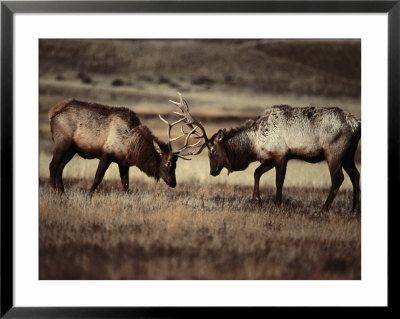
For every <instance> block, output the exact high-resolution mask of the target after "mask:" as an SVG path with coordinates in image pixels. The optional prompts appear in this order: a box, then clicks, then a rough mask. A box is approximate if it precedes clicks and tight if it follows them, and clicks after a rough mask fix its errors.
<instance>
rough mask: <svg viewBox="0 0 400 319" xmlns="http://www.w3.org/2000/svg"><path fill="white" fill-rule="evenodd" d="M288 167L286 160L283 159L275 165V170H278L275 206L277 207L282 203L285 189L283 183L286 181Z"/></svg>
mask: <svg viewBox="0 0 400 319" xmlns="http://www.w3.org/2000/svg"><path fill="white" fill-rule="evenodd" d="M286 167H287V160H286V158H282V159H280V160H278V161H276V163H275V170H276V180H275V183H276V197H275V205H276V206H280V205H281V203H282V189H283V182H284V181H285V175H286Z"/></svg>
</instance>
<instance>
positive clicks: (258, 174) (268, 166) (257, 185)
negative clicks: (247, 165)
mask: <svg viewBox="0 0 400 319" xmlns="http://www.w3.org/2000/svg"><path fill="white" fill-rule="evenodd" d="M273 167H274V166H273V165H271V164H270V163H264V164H261V165H260V166H258V167H257V169H256V170H255V171H254V190H253V201H255V202H258V203H259V202H261V198H260V178H261V175H262V174H264V173H266V172H268V171H269V170H270V169H271V168H273Z"/></svg>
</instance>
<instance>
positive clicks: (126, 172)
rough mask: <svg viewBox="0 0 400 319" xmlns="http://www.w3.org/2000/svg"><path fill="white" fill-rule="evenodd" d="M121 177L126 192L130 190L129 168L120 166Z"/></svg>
mask: <svg viewBox="0 0 400 319" xmlns="http://www.w3.org/2000/svg"><path fill="white" fill-rule="evenodd" d="M118 168H119V176H120V177H121V183H122V188H123V189H124V191H125V192H127V191H128V189H129V166H122V165H120V164H118Z"/></svg>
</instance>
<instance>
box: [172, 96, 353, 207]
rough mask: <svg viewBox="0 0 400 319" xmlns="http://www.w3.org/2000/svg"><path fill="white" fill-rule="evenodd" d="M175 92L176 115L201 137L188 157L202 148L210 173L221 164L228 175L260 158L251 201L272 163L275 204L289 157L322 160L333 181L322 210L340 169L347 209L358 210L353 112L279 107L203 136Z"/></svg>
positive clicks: (336, 184) (334, 190)
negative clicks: (347, 188) (347, 191)
mask: <svg viewBox="0 0 400 319" xmlns="http://www.w3.org/2000/svg"><path fill="white" fill-rule="evenodd" d="M178 94H179V93H178ZM179 96H180V101H179V102H174V101H171V102H173V103H174V104H176V105H177V106H178V107H179V108H180V109H181V113H177V112H175V113H176V114H179V115H180V118H182V119H183V118H184V119H185V123H186V124H187V125H188V126H189V127H190V128H195V130H194V131H193V132H191V134H192V135H194V136H195V137H196V138H200V139H203V140H204V143H203V144H202V145H199V147H200V148H199V149H198V150H197V151H195V152H192V153H190V154H187V155H197V154H199V153H200V152H201V151H202V150H203V149H204V148H205V147H207V148H208V156H209V159H210V174H211V175H213V176H217V175H219V173H220V172H221V170H222V169H223V168H226V169H227V170H228V173H229V172H233V171H241V170H244V169H246V168H247V167H248V165H249V164H250V163H252V162H255V161H259V162H260V163H261V165H260V166H259V167H258V168H257V169H256V170H255V172H254V191H253V200H254V201H256V202H260V193H259V182H260V177H261V175H262V174H264V173H266V172H268V171H269V170H270V169H271V168H273V167H275V169H276V197H275V204H276V205H277V206H279V205H280V204H281V202H282V187H283V182H284V179H285V174H286V166H287V162H288V160H290V159H300V160H304V161H306V162H310V163H317V162H320V161H323V160H326V161H327V163H328V168H329V172H330V175H331V182H332V185H331V188H330V191H329V195H328V198H327V199H326V201H325V204H324V205H323V207H322V211H327V210H329V208H330V206H331V204H332V201H333V200H334V198H335V196H336V193H337V192H338V190H339V188H340V186H341V184H342V182H343V180H344V176H343V172H342V168H344V170H345V171H346V173H347V174H348V175H349V177H350V180H351V182H352V185H353V207H352V210H353V211H357V212H359V211H360V173H359V172H358V170H357V168H356V165H355V162H354V155H355V152H356V149H357V146H358V142H359V140H360V138H361V122H360V121H358V120H357V119H356V118H355V117H354V116H353V115H352V114H350V113H348V112H345V111H343V110H341V109H340V108H337V107H327V108H322V107H290V106H288V105H280V106H274V107H272V108H268V109H266V110H265V111H264V113H263V114H262V115H261V116H259V117H258V118H256V119H254V120H248V121H246V122H245V123H244V124H243V125H241V126H239V127H237V128H233V129H230V130H225V129H224V130H219V131H218V132H217V133H215V134H214V135H213V136H212V137H211V138H208V137H207V134H206V131H205V129H204V127H203V126H202V124H201V123H200V122H198V121H196V120H195V119H194V118H193V117H192V116H191V115H190V113H189V108H188V105H187V102H186V101H185V100H183V99H182V96H181V95H180V94H179Z"/></svg>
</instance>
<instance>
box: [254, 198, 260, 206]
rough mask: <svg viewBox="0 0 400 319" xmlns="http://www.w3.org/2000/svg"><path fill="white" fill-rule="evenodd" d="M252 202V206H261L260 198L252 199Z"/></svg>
mask: <svg viewBox="0 0 400 319" xmlns="http://www.w3.org/2000/svg"><path fill="white" fill-rule="evenodd" d="M252 202H253V204H256V205H260V206H261V204H262V203H261V198H260V197H253V199H252Z"/></svg>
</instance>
